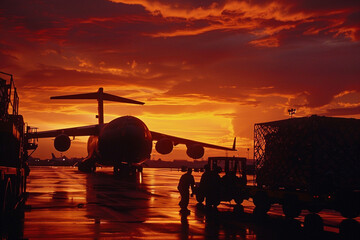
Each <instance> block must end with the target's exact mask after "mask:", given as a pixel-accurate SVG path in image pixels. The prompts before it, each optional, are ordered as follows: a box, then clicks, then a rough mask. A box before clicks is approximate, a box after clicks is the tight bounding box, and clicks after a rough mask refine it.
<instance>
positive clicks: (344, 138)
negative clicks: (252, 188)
mask: <svg viewBox="0 0 360 240" xmlns="http://www.w3.org/2000/svg"><path fill="white" fill-rule="evenodd" d="M255 150H256V154H255V160H256V180H257V184H258V185H259V186H264V187H268V188H274V189H279V188H285V189H294V190H295V189H300V190H308V191H311V192H313V193H326V192H334V191H338V190H347V189H349V190H350V189H360V120H358V119H346V118H331V117H319V116H311V117H305V118H294V119H288V120H282V121H276V122H268V123H262V124H256V125H255Z"/></svg>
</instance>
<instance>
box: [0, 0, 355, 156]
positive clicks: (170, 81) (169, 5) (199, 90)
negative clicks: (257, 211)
mask: <svg viewBox="0 0 360 240" xmlns="http://www.w3.org/2000/svg"><path fill="white" fill-rule="evenodd" d="M0 27H1V30H0V32H1V36H2V37H1V39H0V71H3V72H8V73H11V74H13V75H14V80H15V84H16V86H17V90H18V94H19V97H20V114H22V115H23V116H24V119H25V121H26V122H27V123H28V124H29V125H30V126H34V127H38V128H39V131H42V130H50V129H57V128H66V127H74V126H83V125H90V124H96V123H97V119H96V118H95V115H96V114H97V104H96V101H91V100H86V101H78V100H74V101H64V100H51V101H50V99H49V98H50V96H56V95H64V94H75V93H86V92H95V91H97V89H98V88H99V87H103V88H104V91H105V92H108V93H111V94H115V95H118V96H122V97H127V98H132V99H135V100H138V101H143V102H145V105H144V106H135V105H126V104H119V103H110V102H108V103H105V122H109V121H111V120H112V119H114V118H116V117H118V116H122V115H134V116H136V117H138V118H140V119H142V120H143V121H144V122H145V123H146V124H147V126H148V127H149V129H150V130H153V131H157V132H163V133H166V134H170V135H175V136H179V137H184V138H190V139H193V140H197V141H203V142H207V143H212V144H217V145H222V146H226V147H231V146H232V141H233V138H234V137H237V138H238V144H237V146H238V149H239V151H238V153H236V155H240V156H247V154H248V153H247V148H250V149H252V146H253V126H254V123H258V122H266V121H273V120H279V119H284V118H288V117H289V116H288V112H287V110H288V109H289V108H296V110H297V111H296V115H295V117H300V116H309V115H312V114H317V115H325V116H339V117H354V118H359V117H360V81H359V79H360V44H359V41H360V4H359V2H358V1H351V0H348V1H319V0H315V1H310V0H302V1H288V0H274V1H262V0H256V1H233V0H224V1H195V0H182V1H178V0H175V1H165V0H156V1H153V0H134V1H131V0H86V1H85V0H84V1H24V0H4V1H2V2H1V4H0ZM86 140H87V138H86V137H79V138H76V139H75V140H74V141H73V142H72V147H71V148H70V150H69V151H68V152H66V153H65V155H66V156H68V157H80V156H86V154H87V153H86ZM52 144H53V142H52V140H51V139H42V140H41V141H40V142H39V149H38V150H37V151H36V152H35V153H34V155H33V156H36V157H41V158H49V157H50V156H51V152H54V153H55V154H56V155H59V153H58V152H56V150H55V149H54V148H53V146H52ZM184 149H185V147H180V146H177V147H175V150H174V152H173V153H171V154H170V155H167V156H161V155H160V154H158V153H156V151H155V150H153V153H154V154H155V156H154V157H155V158H159V157H161V158H162V159H169V160H170V159H171V160H172V159H185V158H187V156H186V154H185V151H184ZM206 153H207V155H206V156H205V157H207V156H208V155H224V154H225V153H223V152H221V151H220V152H219V151H216V152H215V151H213V150H207V151H206ZM251 154H252V150H251V151H250V155H251ZM250 157H251V156H250Z"/></svg>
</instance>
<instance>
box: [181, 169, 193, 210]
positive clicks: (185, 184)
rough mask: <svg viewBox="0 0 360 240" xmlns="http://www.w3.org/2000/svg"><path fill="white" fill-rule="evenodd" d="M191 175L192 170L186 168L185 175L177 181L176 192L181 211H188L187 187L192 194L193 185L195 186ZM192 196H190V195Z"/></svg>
mask: <svg viewBox="0 0 360 240" xmlns="http://www.w3.org/2000/svg"><path fill="white" fill-rule="evenodd" d="M191 173H192V169H191V168H188V170H187V173H185V174H184V175H182V176H181V178H180V180H179V184H178V190H179V192H180V195H181V200H180V202H179V206H180V208H181V211H189V210H188V209H187V206H188V204H189V197H190V196H189V195H190V193H189V187H191V192H192V193H193V192H194V185H195V180H194V176H193V175H191ZM191 195H192V194H191Z"/></svg>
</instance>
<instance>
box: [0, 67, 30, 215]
mask: <svg viewBox="0 0 360 240" xmlns="http://www.w3.org/2000/svg"><path fill="white" fill-rule="evenodd" d="M0 73H1V77H0V215H3V213H5V212H8V211H11V210H13V209H15V208H16V207H17V206H18V205H19V203H21V202H22V200H24V196H25V193H26V177H27V176H28V174H29V168H28V166H27V163H26V160H27V157H28V153H27V150H30V149H35V148H36V147H37V145H36V144H35V143H34V142H28V141H27V139H26V131H31V128H30V127H27V126H26V125H25V123H24V120H23V117H22V115H19V113H18V110H19V97H18V95H17V91H16V87H15V84H14V81H13V76H12V75H11V74H7V73H3V72H0ZM3 75H4V76H6V77H5V79H4V78H2V77H3ZM7 77H9V78H10V81H9V79H6V78H7Z"/></svg>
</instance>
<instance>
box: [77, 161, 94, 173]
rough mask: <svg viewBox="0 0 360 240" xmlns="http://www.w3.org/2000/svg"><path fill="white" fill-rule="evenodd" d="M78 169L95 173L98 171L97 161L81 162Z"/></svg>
mask: <svg viewBox="0 0 360 240" xmlns="http://www.w3.org/2000/svg"><path fill="white" fill-rule="evenodd" d="M78 169H79V171H81V172H86V173H93V172H95V171H96V166H95V163H89V162H87V161H84V162H81V163H79V165H78Z"/></svg>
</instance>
